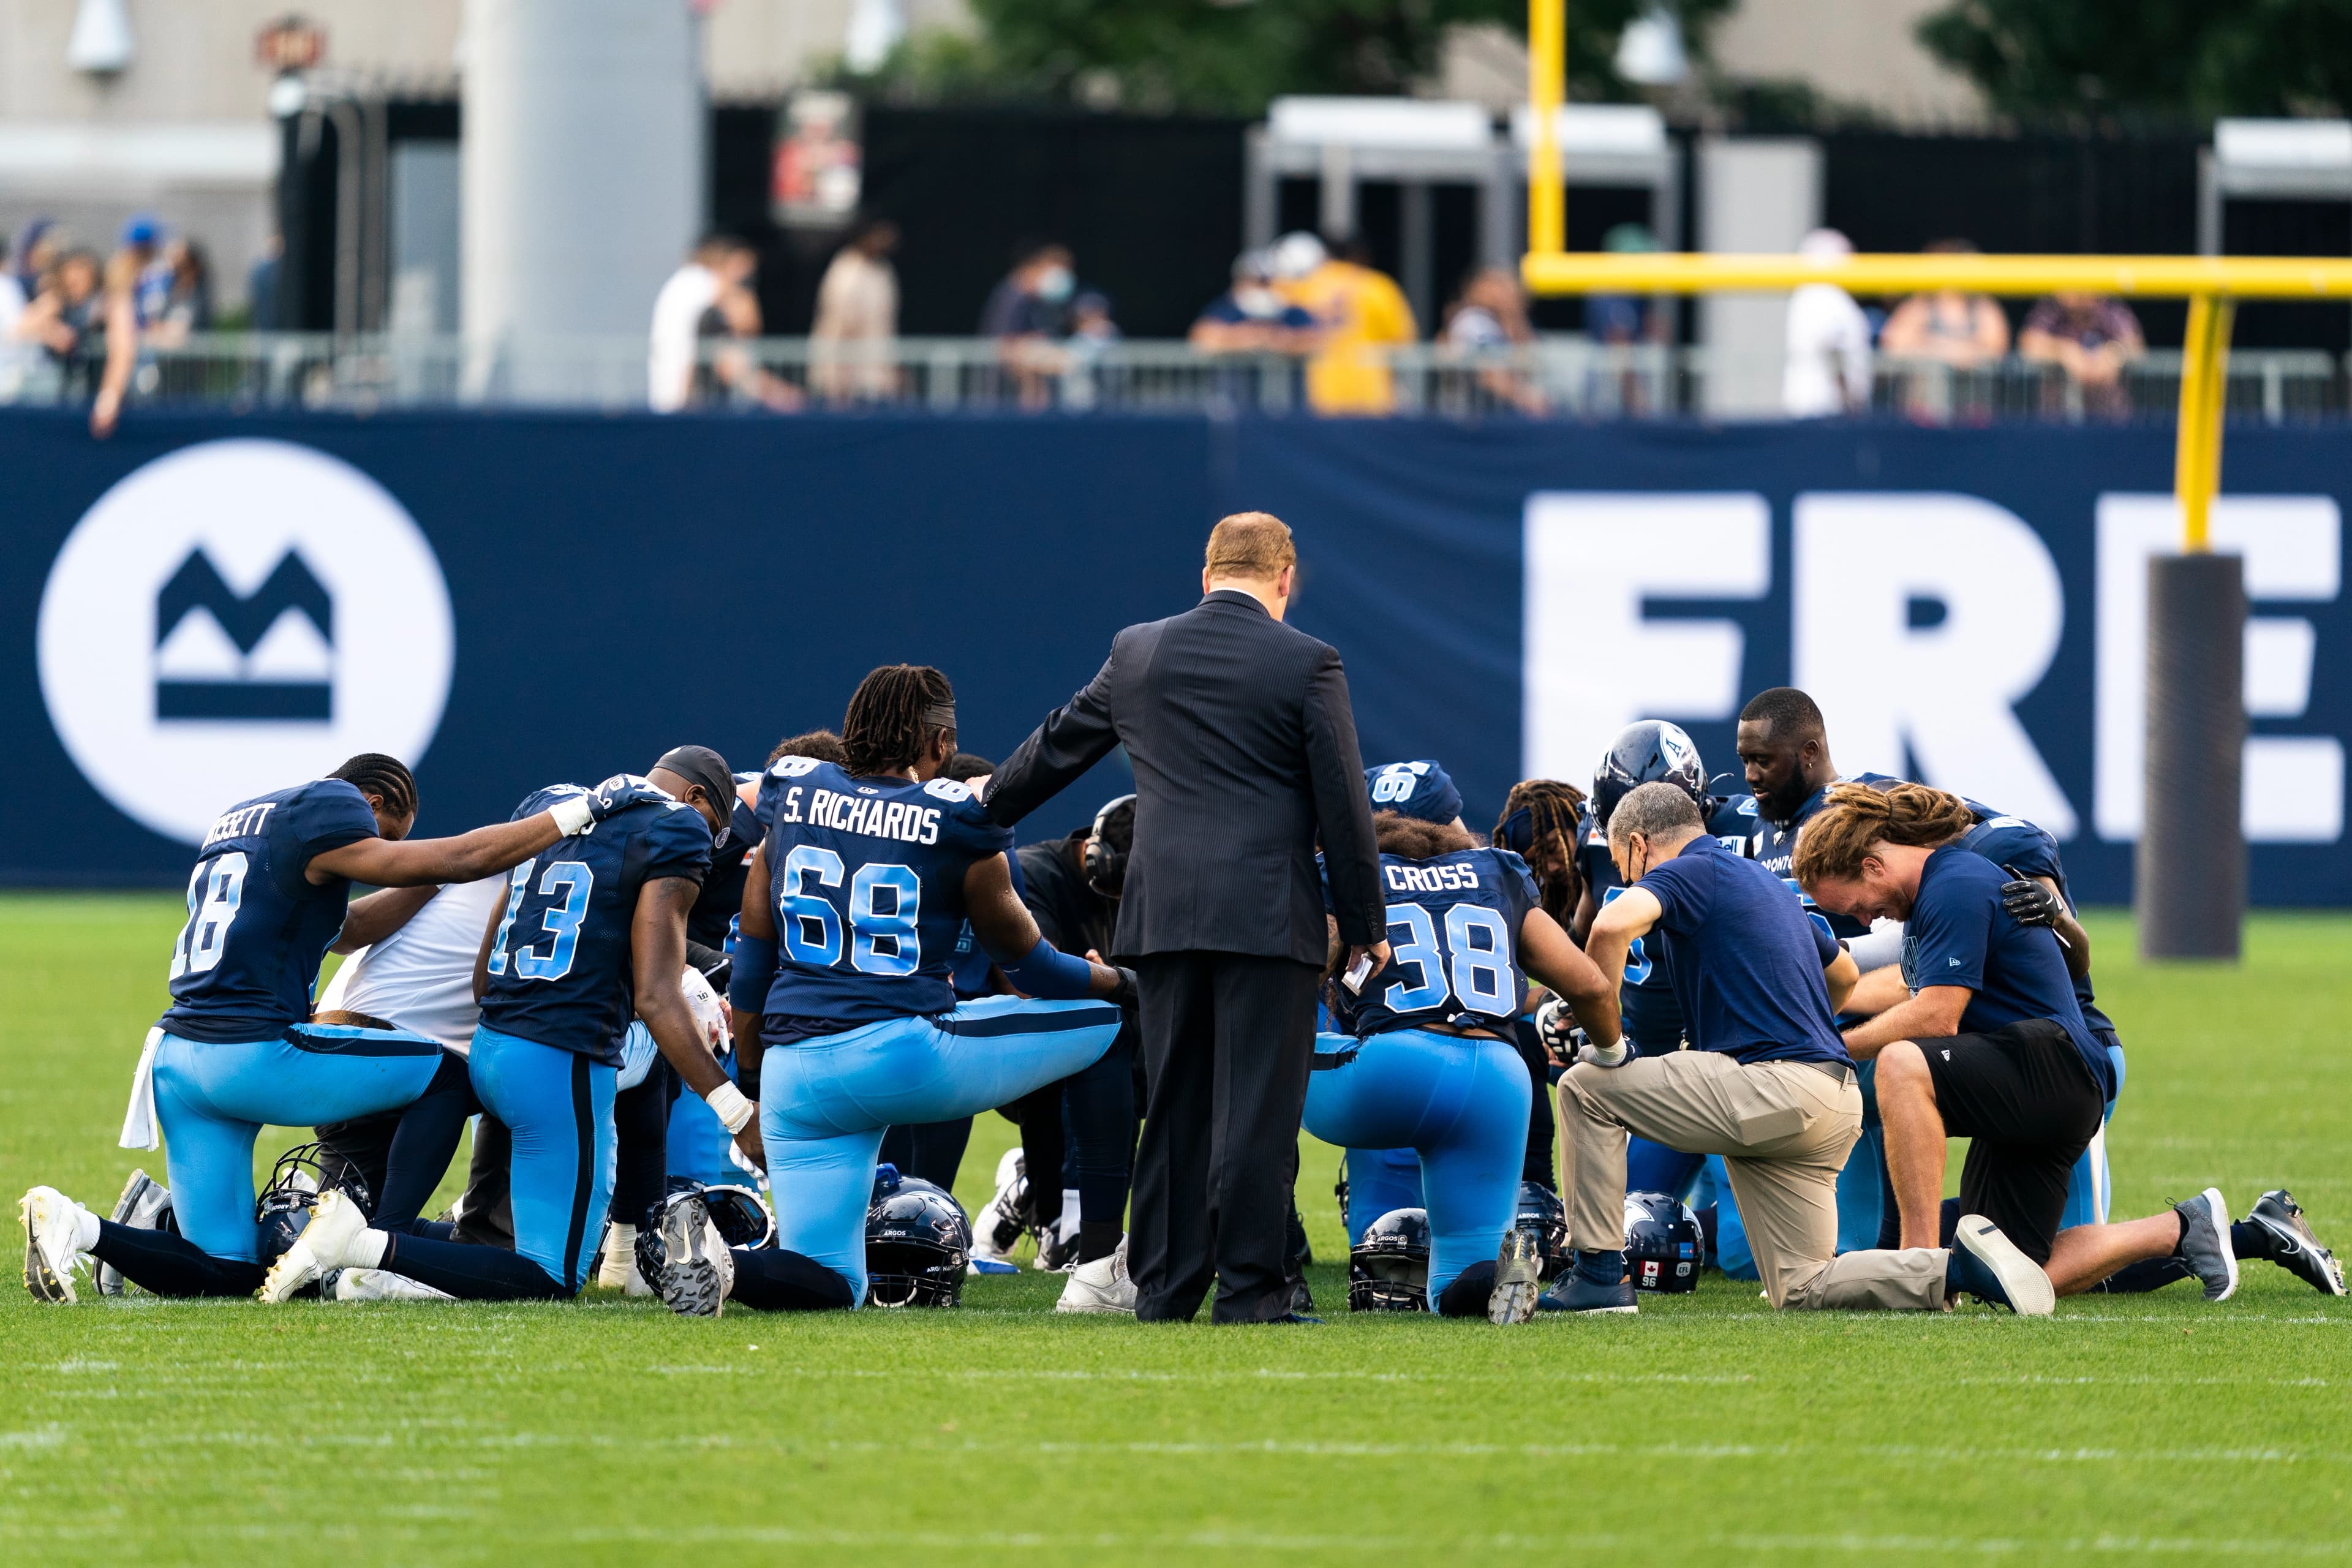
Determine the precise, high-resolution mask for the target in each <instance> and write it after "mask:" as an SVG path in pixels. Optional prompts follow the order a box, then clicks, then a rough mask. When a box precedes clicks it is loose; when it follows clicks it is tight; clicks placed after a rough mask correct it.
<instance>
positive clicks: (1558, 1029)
mask: <svg viewBox="0 0 2352 1568" xmlns="http://www.w3.org/2000/svg"><path fill="white" fill-rule="evenodd" d="M1576 1037H1577V1026H1576V1014H1575V1013H1574V1012H1573V1011H1572V1010H1571V1009H1570V1007H1569V1005H1568V1004H1567V1003H1566V1002H1564V1001H1562V1000H1560V999H1559V997H1557V996H1554V997H1551V998H1549V1000H1547V1001H1546V1002H1545V1003H1544V1004H1543V1005H1541V1006H1539V1007H1538V1008H1537V1009H1536V1038H1537V1039H1538V1040H1540V1041H1542V1042H1543V1047H1544V1049H1546V1050H1548V1051H1549V1052H1550V1053H1551V1054H1552V1055H1554V1056H1556V1057H1559V1058H1561V1059H1562V1060H1563V1061H1565V1060H1570V1059H1572V1058H1574V1057H1575V1055H1576Z"/></svg>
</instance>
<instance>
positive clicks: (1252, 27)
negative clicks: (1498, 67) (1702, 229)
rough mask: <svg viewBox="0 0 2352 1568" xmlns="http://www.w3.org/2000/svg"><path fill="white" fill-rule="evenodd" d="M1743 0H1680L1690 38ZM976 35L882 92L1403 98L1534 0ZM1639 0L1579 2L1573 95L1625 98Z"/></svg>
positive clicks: (1698, 39)
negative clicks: (1484, 29) (1623, 37)
mask: <svg viewBox="0 0 2352 1568" xmlns="http://www.w3.org/2000/svg"><path fill="white" fill-rule="evenodd" d="M1735 5H1738V0H1681V4H1680V5H1679V7H1678V8H1679V10H1680V13H1681V15H1682V16H1683V19H1684V26H1685V32H1686V33H1687V34H1688V35H1690V40H1689V41H1690V44H1691V47H1692V48H1693V50H1694V52H1696V51H1697V50H1698V49H1699V48H1700V47H1703V44H1704V33H1705V28H1706V25H1707V24H1709V23H1711V22H1713V21H1714V20H1715V19H1717V17H1719V16H1722V15H1724V14H1725V13H1726V12H1728V11H1729V10H1731V9H1732V8H1733V7H1734V6H1735ZM1642 8H1643V0H1573V3H1572V4H1570V6H1569V8H1568V10H1569V28H1570V37H1569V47H1568V68H1569V78H1570V92H1571V94H1572V95H1573V96H1575V97H1578V98H1585V99H1618V98H1624V97H1626V96H1628V95H1629V94H1628V89H1627V88H1626V85H1625V83H1624V82H1622V80H1620V79H1618V77H1617V75H1616V72H1615V71H1614V69H1613V68H1612V64H1611V62H1612V59H1613V58H1614V56H1615V53H1616V48H1617V38H1618V35H1619V33H1620V32H1622V30H1623V28H1624V26H1625V24H1626V23H1627V22H1629V21H1631V20H1632V19H1633V17H1634V16H1638V15H1639V14H1640V12H1641V10H1642ZM971 11H972V15H973V17H974V19H975V20H976V21H977V22H978V24H979V30H978V33H977V35H976V36H974V37H949V36H942V35H939V34H931V35H926V36H923V37H917V38H914V39H910V40H908V43H906V44H904V45H902V46H901V47H900V48H899V50H898V52H897V53H896V54H895V55H894V56H893V57H892V58H891V59H890V61H889V62H887V64H886V65H885V67H884V68H883V71H882V73H881V76H882V79H881V80H880V81H879V82H877V83H876V84H875V85H877V86H879V87H882V88H884V89H886V90H887V89H895V90H897V91H898V92H900V93H902V94H906V95H909V96H915V97H920V98H929V99H939V98H947V99H975V98H982V99H988V98H992V99H1015V100H1032V101H1049V102H1069V103H1084V104H1093V105H1097V106H1109V105H1113V104H1116V105H1119V106H1123V107H1127V108H1130V109H1147V110H1191V111H1193V112H1199V113H1214V114H1239V115H1256V114H1260V113H1263V112H1264V111H1265V106H1266V103H1267V101H1268V100H1271V99H1273V98H1275V97H1276V96H1279V95H1281V94H1285V93H1349V94H1355V93H1371V94H1382V93H1401V92H1404V91H1406V90H1407V89H1410V88H1411V87H1412V85H1413V84H1414V83H1415V82H1416V81H1421V80H1425V79H1428V78H1429V77H1430V76H1432V75H1433V73H1434V72H1435V70H1436V68H1437V67H1438V64H1439V57H1440V52H1441V50H1442V47H1443V46H1444V38H1445V34H1446V32H1447V30H1448V29H1449V28H1451V27H1454V26H1459V25H1465V24H1475V23H1495V24H1499V25H1501V26H1505V27H1507V28H1509V29H1510V30H1511V31H1512V32H1513V33H1514V34H1517V35H1520V36H1524V35H1525V33H1526V30H1527V4H1526V0H971Z"/></svg>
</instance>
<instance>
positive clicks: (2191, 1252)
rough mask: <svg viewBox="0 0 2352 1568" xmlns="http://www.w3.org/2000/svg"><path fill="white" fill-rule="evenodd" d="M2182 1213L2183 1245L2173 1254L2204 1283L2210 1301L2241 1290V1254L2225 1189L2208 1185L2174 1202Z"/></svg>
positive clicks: (2226, 1298)
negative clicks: (2224, 1200) (2235, 1248)
mask: <svg viewBox="0 0 2352 1568" xmlns="http://www.w3.org/2000/svg"><path fill="white" fill-rule="evenodd" d="M2172 1212H2173V1213H2175V1214H2177V1215H2179V1216H2180V1245H2179V1247H2178V1248H2176V1249H2175V1250H2174V1254H2173V1256H2175V1257H2176V1258H2179V1259H2180V1260H2181V1261H2182V1262H2183V1263H2186V1264H2188V1265H2189V1271H2190V1272H2191V1273H2193V1274H2195V1275H2196V1276H2197V1278H2198V1279H2200V1280H2201V1281H2203V1282H2204V1286H2205V1299H2206V1300H2208V1301H2226V1300H2229V1299H2230V1298H2231V1295H2233V1294H2234V1293H2236V1291H2237V1289H2238V1255H2237V1254H2236V1253H2235V1252H2234V1251H2232V1250H2231V1247H2230V1210H2229V1206H2228V1205H2225V1204H2223V1203H2222V1201H2221V1188H2219V1187H2208V1188H2206V1189H2205V1190H2204V1191H2203V1192H2201V1193H2200V1194H2197V1195H2196V1196H2195V1197H2193V1198H2190V1199H2189V1200H2187V1201H2186V1202H2184V1203H2177V1204H2175V1205H2172Z"/></svg>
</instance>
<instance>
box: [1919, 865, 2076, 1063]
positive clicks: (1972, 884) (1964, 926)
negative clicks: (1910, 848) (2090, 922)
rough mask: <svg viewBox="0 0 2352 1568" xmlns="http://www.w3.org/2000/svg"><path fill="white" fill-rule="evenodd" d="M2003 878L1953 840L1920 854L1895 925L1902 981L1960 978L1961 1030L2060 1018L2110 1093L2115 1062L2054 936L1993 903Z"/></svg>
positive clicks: (1986, 1030) (1956, 981) (1922, 985)
mask: <svg viewBox="0 0 2352 1568" xmlns="http://www.w3.org/2000/svg"><path fill="white" fill-rule="evenodd" d="M2008 880H2009V873H2007V872H2006V871H2003V870H2002V869H2001V868H2000V867H1998V866H1996V865H1994V864H1993V863H1992V862H1991V861H1990V860H1988V859H1986V858H1984V857H1983V856H1981V855H1978V854H1974V853H1971V852H1970V851H1969V850H1966V849H1963V848H1961V847H1959V846H1958V844H1947V845H1945V846H1944V847H1942V848H1940V849H1938V850H1937V851H1936V852H1935V853H1934V854H1932V855H1930V856H1928V857H1927V864H1926V865H1924V866H1922V867H1921V868H1919V891H1918V895H1917V896H1916V898H1914V899H1913V900H1912V901H1911V918H1910V919H1909V920H1907V921H1905V922H1904V925H1903V983H1904V984H1906V985H1908V986H1909V987H1910V988H1911V990H1912V992H1913V993H1914V994H1917V993H1918V992H1921V991H1924V990H1926V989H1927V987H1928V986H1930V985H1965V986H1967V987H1968V988H1969V993H1970V994H1969V1005H1968V1007H1967V1009H1966V1010H1965V1011H1964V1012H1962V1013H1961V1015H1960V1027H1959V1032H1960V1033H1961V1034H1964V1035H1984V1034H1990V1033H1991V1032H1992V1031H1993V1030H1995V1029H1999V1028H2001V1027H2003V1026H2007V1025H2010V1024H2016V1023H2021V1022H2023V1021H2024V1020H2026V1019H2029V1018H2048V1019H2051V1020H2053V1021H2054V1022H2056V1023H2058V1024H2061V1025H2063V1026H2064V1027H2065V1030H2066V1034H2067V1037H2068V1038H2070V1039H2072V1040H2073V1041H2074V1048H2075V1050H2077V1051H2078V1052H2080V1053H2081V1054H2082V1058H2083V1062H2084V1066H2086V1067H2088V1068H2090V1069H2091V1078H2092V1080H2093V1081H2094V1082H2095V1083H2097V1085H2098V1086H2099V1093H2100V1095H2101V1097H2102V1098H2104V1099H2107V1100H2113V1099H2114V1098H2115V1097H2116V1069H2115V1064H2114V1063H2113V1062H2112V1061H2111V1060H2109V1059H2108V1057H2107V1053H2106V1051H2105V1048H2104V1047H2101V1046H2100V1045H2098V1044H2097V1043H2096V1042H2095V1041H2094V1040H2093V1039H2092V1038H2091V1031H2090V1028H2089V1026H2086V1025H2085V1024H2084V1022H2083V1009H2082V1006H2081V1005H2079V1004H2078V1003H2076V1002H2075V1000H2074V983H2073V982H2072V981H2071V980H2069V979H2068V978H2067V975H2066V960H2065V958H2064V957H2063V955H2062V954H2061V953H2060V952H2059V951H2058V939H2057V937H2056V936H2055V935H2053V933H2052V932H2051V931H2048V930H2047V929H2045V928H2044V927H2042V926H2028V925H2020V924H2018V923H2017V921H2016V919H2015V918H2014V917H2013V916H2011V914H2010V912H2009V911H2008V910H2005V909H2003V908H2002V907H2001V902H2000V885H2001V884H2002V883H2003V882H2006V881H2008Z"/></svg>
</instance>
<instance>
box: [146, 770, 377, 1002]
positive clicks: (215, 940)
mask: <svg viewBox="0 0 2352 1568" xmlns="http://www.w3.org/2000/svg"><path fill="white" fill-rule="evenodd" d="M373 837H376V825H375V813H374V812H373V811H372V810H370V809H369V808H368V803H367V797H366V796H365V795H362V794H360V791H359V786H358V785H357V784H349V783H346V782H345V781H344V780H341V779H316V780H313V781H312V782H311V783H310V784H296V785H295V786H294V787H293V788H292V789H281V790H278V791H276V792H274V793H272V794H269V795H256V796H255V797H254V798H253V799H251V800H248V801H246V802H245V803H244V804H242V805H235V806H232V807H230V808H229V809H228V810H227V811H226V812H223V813H222V814H221V816H220V817H219V819H218V820H217V821H215V823H214V824H213V826H212V831H211V832H209V833H207V834H205V841H204V845H203V847H201V848H200V849H199V850H198V851H197V853H196V868H195V871H194V875H192V876H191V877H190V878H189V879H188V923H187V924H186V925H185V926H184V927H182V928H181V931H180V940H179V941H178V942H174V943H173V945H172V1005H171V1006H170V1007H168V1008H167V1009H165V1010H164V1013H163V1018H162V1020H161V1022H162V1025H163V1027H164V1028H165V1029H166V1030H168V1031H169V1032H171V1033H172V1034H174V1035H178V1036H180V1037H182V1038H184V1039H190V1040H201V1041H205V1042H207V1043H209V1044H214V1045H227V1044H234V1043H236V1042H238V1041H244V1040H267V1039H274V1038H276V1037H278V1035H280V1034H282V1033H284V1032H285V1029H286V1026H288V1025H289V1024H299V1023H301V1022H303V1021H304V1020H305V1019H307V1018H309V1017H310V991H311V987H312V986H314V985H315V984H318V979H319V963H320V960H321V959H323V958H325V957H326V956H327V949H328V948H330V947H331V946H333V945H334V942H335V935H336V933H337V932H339V931H341V930H342V929H343V910H344V906H345V905H346V904H347V903H348V902H349V901H350V900H351V889H352V884H351V881H350V879H348V878H344V877H336V878H333V879H331V880H329V881H328V882H327V884H326V885H325V886H323V887H312V886H311V885H310V882H309V881H308V880H307V879H305V878H304V877H303V875H302V873H303V871H304V870H305V869H306V868H308V867H309V866H310V858H311V857H312V856H314V855H323V854H325V853H326V852H327V851H328V850H330V849H340V848H341V847H343V846H344V845H346V844H356V843H358V842H359V841H360V840H361V839H362V838H373Z"/></svg>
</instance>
